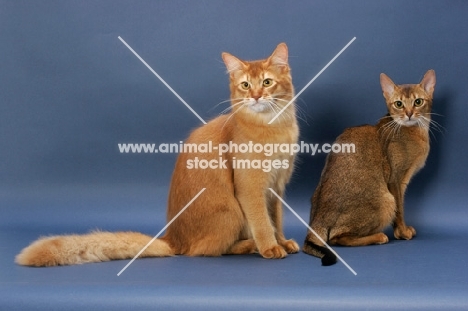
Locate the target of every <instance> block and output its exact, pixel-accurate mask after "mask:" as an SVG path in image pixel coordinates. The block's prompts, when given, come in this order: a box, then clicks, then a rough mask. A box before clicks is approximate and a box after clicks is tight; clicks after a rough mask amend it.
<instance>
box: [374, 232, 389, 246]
mask: <svg viewBox="0 0 468 311" xmlns="http://www.w3.org/2000/svg"><path fill="white" fill-rule="evenodd" d="M387 243H388V236H387V235H386V234H385V233H383V232H379V233H377V234H376V238H375V244H387Z"/></svg>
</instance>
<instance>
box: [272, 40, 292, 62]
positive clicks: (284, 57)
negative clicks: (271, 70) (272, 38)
mask: <svg viewBox="0 0 468 311" xmlns="http://www.w3.org/2000/svg"><path fill="white" fill-rule="evenodd" d="M268 60H269V61H270V62H271V64H272V65H276V66H287V65H288V46H287V45H286V43H284V42H283V43H280V44H278V46H277V47H276V49H275V50H274V51H273V54H271V56H270V57H269V59H268Z"/></svg>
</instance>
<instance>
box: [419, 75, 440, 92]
mask: <svg viewBox="0 0 468 311" xmlns="http://www.w3.org/2000/svg"><path fill="white" fill-rule="evenodd" d="M435 84H436V76H435V71H434V70H432V69H430V70H428V71H427V72H426V74H425V75H424V77H423V79H422V80H421V82H420V83H419V85H421V86H422V88H423V89H424V91H426V93H428V94H430V95H432V93H433V92H434V87H435Z"/></svg>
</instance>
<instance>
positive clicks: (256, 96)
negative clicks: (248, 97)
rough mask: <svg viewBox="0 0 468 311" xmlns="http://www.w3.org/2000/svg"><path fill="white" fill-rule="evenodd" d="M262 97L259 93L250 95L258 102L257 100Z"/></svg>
mask: <svg viewBox="0 0 468 311" xmlns="http://www.w3.org/2000/svg"><path fill="white" fill-rule="evenodd" d="M260 97H262V94H261V93H252V98H253V99H255V101H257V102H258V99H259V98H260Z"/></svg>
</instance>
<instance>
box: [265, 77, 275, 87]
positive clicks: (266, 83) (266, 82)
mask: <svg viewBox="0 0 468 311" xmlns="http://www.w3.org/2000/svg"><path fill="white" fill-rule="evenodd" d="M272 84H273V80H271V79H265V80H263V86H264V87H269V86H271V85H272Z"/></svg>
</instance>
